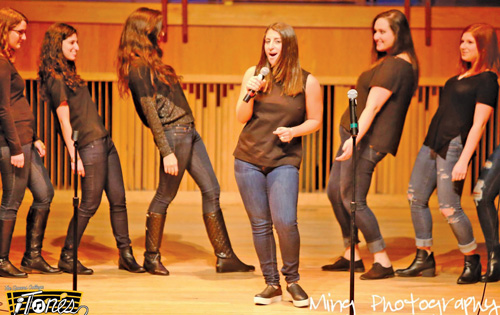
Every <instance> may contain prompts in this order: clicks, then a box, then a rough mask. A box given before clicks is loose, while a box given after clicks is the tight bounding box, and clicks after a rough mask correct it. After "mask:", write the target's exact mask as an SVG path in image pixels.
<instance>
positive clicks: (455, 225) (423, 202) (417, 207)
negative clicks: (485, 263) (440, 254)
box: [408, 136, 477, 253]
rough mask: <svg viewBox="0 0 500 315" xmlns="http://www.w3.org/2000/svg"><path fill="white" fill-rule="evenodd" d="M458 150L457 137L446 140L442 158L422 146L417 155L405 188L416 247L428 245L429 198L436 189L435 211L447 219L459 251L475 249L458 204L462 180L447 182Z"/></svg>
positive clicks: (460, 142)
mask: <svg viewBox="0 0 500 315" xmlns="http://www.w3.org/2000/svg"><path fill="white" fill-rule="evenodd" d="M462 150H463V145H462V140H461V138H460V136H458V137H456V138H454V139H452V140H451V141H450V144H449V147H448V152H447V153H446V159H443V158H442V157H440V156H439V155H437V154H436V153H434V152H433V151H432V150H431V149H430V148H429V147H428V146H426V145H423V146H422V148H421V149H420V152H419V153H418V155H417V159H416V160H415V165H414V166H413V171H412V174H411V178H410V184H409V187H408V200H409V202H410V208H411V218H412V221H413V228H414V229H415V236H416V237H415V240H416V242H415V243H416V246H417V247H427V246H432V215H431V211H430V209H429V198H430V196H431V194H432V193H433V191H434V189H436V188H437V195H438V200H439V209H440V211H441V213H442V214H443V215H444V216H445V217H446V219H447V220H448V224H449V225H450V227H451V229H452V231H453V234H455V237H456V238H457V240H458V248H459V249H460V251H461V252H462V253H468V252H470V251H472V250H474V249H476V247H477V244H476V240H475V239H474V235H473V233H472V225H471V223H470V221H469V218H468V217H467V215H466V214H465V213H464V211H463V209H462V205H461V204H460V197H461V196H462V190H463V184H464V181H463V180H462V181H459V182H454V181H452V180H451V172H452V170H453V167H454V166H455V164H456V162H457V161H458V159H459V157H460V154H461V153H462Z"/></svg>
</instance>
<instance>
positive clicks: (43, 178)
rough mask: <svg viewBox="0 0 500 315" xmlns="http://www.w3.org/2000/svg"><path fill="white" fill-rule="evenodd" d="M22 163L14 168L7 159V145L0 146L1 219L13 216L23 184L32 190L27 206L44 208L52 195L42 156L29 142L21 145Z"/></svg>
mask: <svg viewBox="0 0 500 315" xmlns="http://www.w3.org/2000/svg"><path fill="white" fill-rule="evenodd" d="M22 149H23V154H24V167H22V168H17V167H15V166H13V165H12V164H11V163H10V157H11V155H10V149H9V147H7V146H5V147H0V172H1V174H2V190H3V194H2V203H1V206H0V219H1V220H15V219H16V217H17V210H18V209H19V207H20V206H21V203H22V201H23V198H24V193H25V191H26V188H29V190H30V191H31V193H32V194H33V204H32V205H31V208H34V209H39V210H47V209H49V208H50V203H51V202H52V198H54V187H53V186H52V183H51V182H50V178H49V174H48V172H47V169H46V168H45V166H44V165H43V161H42V158H41V157H40V155H39V154H38V151H37V150H36V148H35V147H34V145H33V144H32V143H29V144H25V145H23V147H22Z"/></svg>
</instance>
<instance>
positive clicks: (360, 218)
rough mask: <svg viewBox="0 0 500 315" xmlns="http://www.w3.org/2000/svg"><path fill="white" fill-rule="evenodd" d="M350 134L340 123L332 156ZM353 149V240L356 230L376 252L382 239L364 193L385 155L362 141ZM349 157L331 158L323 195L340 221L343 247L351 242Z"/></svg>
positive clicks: (373, 251)
mask: <svg viewBox="0 0 500 315" xmlns="http://www.w3.org/2000/svg"><path fill="white" fill-rule="evenodd" d="M350 138H351V136H350V134H349V132H347V131H346V130H345V129H344V128H343V127H342V126H340V140H341V144H340V148H339V150H338V151H337V155H336V156H340V155H341V154H342V152H343V151H342V146H343V145H344V142H345V141H346V140H347V139H349V141H351V139H350ZM356 149H357V152H356V160H357V164H356V199H355V200H356V215H355V223H356V230H355V231H354V235H355V241H356V243H359V240H358V231H357V229H359V230H361V232H362V233H363V236H364V237H365V240H366V245H367V247H368V249H369V250H370V252H371V253H376V252H379V251H381V250H383V249H384V248H385V242H384V239H383V237H382V234H381V233H380V228H379V225H378V221H377V218H376V217H375V215H374V214H373V212H372V210H371V209H370V208H369V207H368V205H367V203H366V196H367V195H368V190H369V189H370V184H371V181H372V176H373V172H374V170H375V166H376V165H377V164H378V163H379V162H380V161H381V160H382V159H383V158H384V157H385V156H386V153H382V152H378V151H376V150H375V149H373V148H372V147H371V146H370V145H369V144H367V143H366V142H363V141H361V142H360V143H358V145H357V147H356ZM352 167H353V164H352V159H349V160H347V161H334V162H333V165H332V170H331V172H330V178H329V180H328V186H327V194H328V198H329V199H330V202H331V204H332V207H333V212H334V214H335V217H336V218H337V221H338V222H339V224H340V229H341V231H342V237H343V239H344V248H347V247H349V246H350V245H351V237H350V235H351V201H352V184H353V183H352V171H353V169H352Z"/></svg>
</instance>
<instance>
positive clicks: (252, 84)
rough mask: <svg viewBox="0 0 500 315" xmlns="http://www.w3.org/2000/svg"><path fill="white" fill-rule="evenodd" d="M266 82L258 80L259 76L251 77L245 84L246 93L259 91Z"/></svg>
mask: <svg viewBox="0 0 500 315" xmlns="http://www.w3.org/2000/svg"><path fill="white" fill-rule="evenodd" d="M265 82H266V80H262V79H261V78H259V76H252V77H251V78H250V79H248V81H247V84H246V89H247V91H250V90H252V91H255V92H257V91H259V90H260V89H261V88H262V86H264V83H265Z"/></svg>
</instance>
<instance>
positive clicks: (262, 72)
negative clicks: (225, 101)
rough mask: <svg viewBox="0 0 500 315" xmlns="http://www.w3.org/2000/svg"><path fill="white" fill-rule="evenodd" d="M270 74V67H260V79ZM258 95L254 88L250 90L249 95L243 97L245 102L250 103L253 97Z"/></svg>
mask: <svg viewBox="0 0 500 315" xmlns="http://www.w3.org/2000/svg"><path fill="white" fill-rule="evenodd" d="M268 74H269V68H268V67H263V68H262V69H260V73H259V75H258V77H259V79H261V80H263V79H264V77H265V76H266V75H268ZM255 95H257V92H256V91H254V90H250V91H248V93H247V95H245V97H244V98H243V101H244V102H245V103H248V102H249V101H250V99H251V98H252V97H255Z"/></svg>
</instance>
